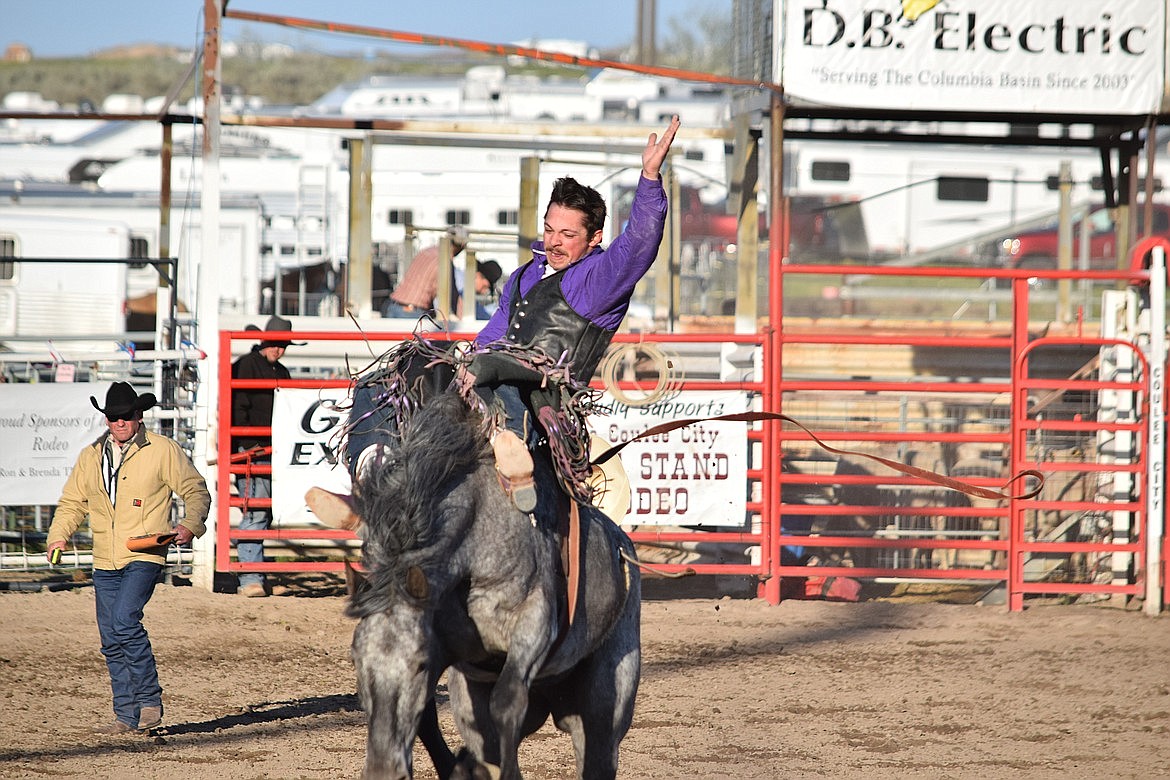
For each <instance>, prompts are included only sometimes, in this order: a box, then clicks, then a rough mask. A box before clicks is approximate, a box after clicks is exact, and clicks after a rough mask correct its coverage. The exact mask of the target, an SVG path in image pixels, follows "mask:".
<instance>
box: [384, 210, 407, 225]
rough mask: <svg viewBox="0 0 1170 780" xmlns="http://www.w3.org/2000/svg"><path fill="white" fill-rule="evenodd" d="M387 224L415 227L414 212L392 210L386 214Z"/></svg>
mask: <svg viewBox="0 0 1170 780" xmlns="http://www.w3.org/2000/svg"><path fill="white" fill-rule="evenodd" d="M386 223H387V224H389V225H413V224H414V212H413V211H411V210H410V209H390V211H388V212H386Z"/></svg>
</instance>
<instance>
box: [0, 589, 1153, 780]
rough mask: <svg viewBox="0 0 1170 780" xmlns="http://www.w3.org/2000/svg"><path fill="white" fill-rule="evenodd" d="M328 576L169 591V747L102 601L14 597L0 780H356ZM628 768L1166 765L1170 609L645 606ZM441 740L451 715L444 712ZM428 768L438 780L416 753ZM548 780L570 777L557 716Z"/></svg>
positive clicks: (348, 669)
mask: <svg viewBox="0 0 1170 780" xmlns="http://www.w3.org/2000/svg"><path fill="white" fill-rule="evenodd" d="M342 607H343V599H342V598H341V597H340V595H338V591H337V589H336V588H335V587H332V585H331V583H329V582H322V583H320V584H319V586H318V587H313V586H311V585H310V586H309V587H302V588H301V589H299V590H296V589H294V591H293V592H292V593H291V594H289V595H285V596H282V597H276V598H270V599H265V600H261V599H254V600H246V599H241V598H238V597H236V596H230V595H223V594H210V593H206V592H203V591H199V590H196V589H194V588H191V587H176V586H172V585H164V586H160V588H159V590H158V591H157V592H156V595H155V597H154V599H153V601H152V602H151V603H150V605H149V606H148V608H147V627H148V628H149V630H150V634H151V638H152V641H153V643H154V647H155V652H156V654H157V656H158V658H159V663H160V670H161V676H162V680H163V685H164V687H165V688H166V693H165V704H166V716H165V720H164V723H165V728H163V729H161V730H160V731H159V732H157V733H156V734H155V735H154V736H141V735H132V736H127V737H101V738H99V737H95V736H92V735H91V734H90V733H89V729H90V727H91V726H92V725H94V724H95V723H98V722H103V721H105V720H107V719H109V718H110V717H111V715H110V710H109V688H108V680H107V677H106V671H105V665H104V661H103V660H102V657H101V655H100V654H99V652H98V639H97V630H96V628H95V626H94V620H93V593H92V590H91V589H90V588H88V587H79V588H75V589H71V590H63V591H59V592H49V591H42V592H36V593H27V592H26V593H13V592H6V593H0V626H2V630H0V679H2V680H3V694H2V695H3V704H4V706H3V712H4V716H3V724H4V728H2V729H0V777H4V778H8V779H10V780H11V779H14V778H80V777H85V778H90V777H101V778H160V779H161V780H171V779H174V780H180V779H181V780H200V779H201V778H207V779H208V780H210V779H211V778H216V779H218V778H224V777H230V778H233V779H236V780H250V779H252V778H337V777H356V776H358V775H359V773H360V769H361V765H362V760H363V757H364V740H365V729H364V720H363V715H362V712H361V710H360V707H359V705H358V702H357V699H356V697H355V695H354V677H353V669H352V666H351V662H350V659H349V655H348V648H349V639H350V636H351V633H352V630H353V623H352V622H351V621H350V620H349V619H347V618H346V617H344V616H343V614H342ZM643 651H644V668H643V676H642V687H641V693H640V695H639V698H638V707H637V713H636V715H635V720H634V726H633V729H632V730H631V731H630V734H629V736H628V737H627V738H626V740H625V742H624V744H623V748H622V768H621V776H622V777H625V778H760V779H763V778H768V779H769V780H771V779H772V778H776V777H781V776H783V777H788V778H904V777H923V778H979V779H980V780H987V779H989V778H1001V777H1028V778H1056V777H1060V778H1102V777H1108V778H1149V777H1166V776H1170V617H1167V616H1162V617H1157V618H1150V617H1147V616H1144V615H1142V614H1141V613H1139V612H1133V611H1123V610H1120V609H1116V608H1112V607H1107V606H1058V605H1045V606H1031V607H1030V608H1029V609H1027V610H1026V611H1024V612H1023V613H1017V614H1013V613H1009V612H1007V611H1006V609H1005V608H1003V607H978V606H972V605H961V604H946V603H905V602H904V601H899V602H892V601H885V600H882V601H870V602H867V603H860V604H840V603H827V602H820V601H786V602H785V603H784V604H782V605H781V606H779V607H770V606H767V605H766V604H764V603H763V602H759V601H754V600H747V599H728V598H724V599H720V600H710V599H693V598H687V599H648V600H647V601H646V603H645V604H644V608H643ZM444 724H445V727H447V726H449V720H448V719H447V718H446V716H445V714H444ZM416 756H417V757H416V763H417V764H418V766H419V771H418V773H417V774H418V776H419V777H433V773H432V772H431V771H430V767H429V765H426V764H425V759H424V758H423V757H422V754H421V753H417V752H416ZM522 760H523V763H524V766H525V771H526V776H527V777H529V778H567V777H571V776H572V757H571V748H570V746H569V743H568V738H567V737H565V736H564V735H562V734H560V733H558V732H556V731H555V730H553V729H552V728H551V727H548V726H546V727H545V729H544V730H542V731H541V732H539V733H537V734H536V735H534V737H532V738H531V739H529V740H528V741H527V742H526V743H525V745H524V747H523V750H522Z"/></svg>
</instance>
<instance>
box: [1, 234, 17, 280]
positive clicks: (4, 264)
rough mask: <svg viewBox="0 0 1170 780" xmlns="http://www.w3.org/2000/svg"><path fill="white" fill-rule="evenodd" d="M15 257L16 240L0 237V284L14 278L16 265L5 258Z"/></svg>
mask: <svg viewBox="0 0 1170 780" xmlns="http://www.w3.org/2000/svg"><path fill="white" fill-rule="evenodd" d="M10 257H16V239H15V238H5V237H3V236H0V282H10V281H12V280H13V279H15V278H16V263H14V262H13V261H11V260H7V259H5V258H10Z"/></svg>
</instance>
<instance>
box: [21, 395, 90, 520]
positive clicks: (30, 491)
mask: <svg viewBox="0 0 1170 780" xmlns="http://www.w3.org/2000/svg"><path fill="white" fill-rule="evenodd" d="M96 387H98V386H97V385H90V384H73V383H61V384H52V383H47V382H43V383H38V384H0V437H3V439H4V446H2V447H0V505H4V506H26V505H37V504H56V503H57V501H58V500H59V499H60V498H61V490H62V488H64V487H65V480H66V479H68V478H69V474H70V472H71V471H73V466H74V464H75V463H76V462H77V456H78V455H80V454H81V450H82V449H83V448H84V447H85V446H86V445H89V444H92V443H93V442H94V441H95V440H96V439H97V438H98V437H99V436H100V435H101V434H102V433H103V432H105V430H106V421H105V417H104V416H103V415H102V413H101V412H99V411H98V410H96V409H94V408H93V404H91V403H90V402H89V397H90V396H91V395H94V396H98V395H101V394H103V393H105V391H106V389H107V386H105V385H102V386H101V392H100V393H99V392H97V391H96V390H95V388H96Z"/></svg>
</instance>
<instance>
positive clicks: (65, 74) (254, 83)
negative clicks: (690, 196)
mask: <svg viewBox="0 0 1170 780" xmlns="http://www.w3.org/2000/svg"><path fill="white" fill-rule="evenodd" d="M483 62H500V60H499V58H491V59H488V58H485V57H470V56H468V57H462V58H461V57H452V56H451V55H450V53H444V54H442V55H440V54H439V53H434V54H432V55H430V56H425V57H409V58H408V57H399V58H389V57H379V58H376V59H369V58H365V59H363V58H358V57H334V56H325V55H321V54H293V55H291V56H288V57H280V58H271V59H260V58H250V57H232V58H227V59H225V60H224V62H223V84H224V93H225V94H228V95H230V94H241V95H248V96H257V97H260V98H263V100H264V102H265V103H266V104H269V105H305V104H308V103H311V102H313V101H314V100H316V99H317V98H319V97H321V96H322V95H324V94H325V93H326V92H328V91H329V90H331V89H333V88H334V87H336V86H337V85H338V84H342V83H345V82H348V81H356V80H359V79H361V78H363V77H365V76H368V75H372V74H395V73H426V74H429V75H435V74H441V73H462V72H463V71H465V70H466V69H467V67H468V66H470V65H473V64H478V63H483ZM189 67H190V65H189V63H186V62H183V61H181V60H180V59H178V58H176V57H168V56H147V57H121V58H111V57H102V58H83V59H44V60H32V61H30V62H0V100H2V99H3V98H2V96H4V95H7V94H8V93H10V92H36V93H40V95H41V97H43V98H44V99H45V100H51V101H55V102H57V103H58V104H59V105H60V106H61V107H62V108H65V109H75V108H77V107H79V106H87V107H88V106H93V107H97V108H100V107H101V104H102V101H103V100H105V99H106V97H107V96H109V95H114V94H131V95H139V96H141V97H144V98H149V97H154V96H157V95H166V94H167V93H169V92H170V90H171V89H172V88H173V87H174V85H175V84H176V83H177V82H178V81H179V80H180V79H181V78H183V76H184V74H185V73H186V72H187V70H188V68H189ZM527 70H531V71H532V72H536V73H543V74H549V73H554V72H559V73H562V74H563V73H576V74H580V73H581V71H580V69H575V70H573V69H561V68H557V69H550V68H546V67H539V68H535V69H532V68H528V69H527ZM197 84H198V76H197V75H196V76H195V77H193V78H191V79H188V80H187V83H186V84H185V85H184V86H183V89H182V91H181V92H180V93H179V96H178V99H177V101H176V103H183V102H185V101H186V100H187V99H188V98H191V97H193V96H194V94H195V90H196V85H197Z"/></svg>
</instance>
